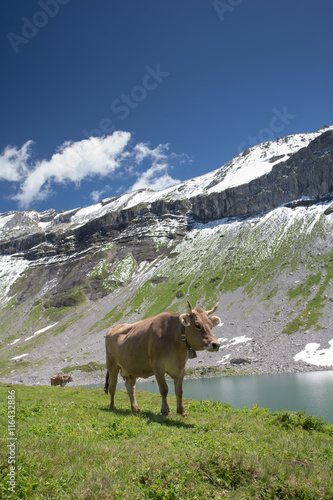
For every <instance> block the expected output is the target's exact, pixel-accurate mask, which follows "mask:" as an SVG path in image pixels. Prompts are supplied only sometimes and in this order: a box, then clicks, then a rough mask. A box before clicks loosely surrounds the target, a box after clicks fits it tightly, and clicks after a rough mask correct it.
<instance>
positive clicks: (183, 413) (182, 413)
mask: <svg viewBox="0 0 333 500" xmlns="http://www.w3.org/2000/svg"><path fill="white" fill-rule="evenodd" d="M177 413H179V415H181V416H182V417H184V418H186V417H188V414H187V413H186V411H185V410H184V411H177Z"/></svg>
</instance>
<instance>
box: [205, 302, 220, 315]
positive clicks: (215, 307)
mask: <svg viewBox="0 0 333 500" xmlns="http://www.w3.org/2000/svg"><path fill="white" fill-rule="evenodd" d="M218 305H219V303H218V302H216V304H215V306H214V307H213V309H211V310H210V311H207V316H210V314H213V313H214V312H215V311H216V309H217V306H218Z"/></svg>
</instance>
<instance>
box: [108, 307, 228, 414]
mask: <svg viewBox="0 0 333 500" xmlns="http://www.w3.org/2000/svg"><path fill="white" fill-rule="evenodd" d="M187 302H188V305H189V311H188V313H185V314H176V313H173V312H163V313H161V314H157V315H156V316H152V317H150V318H146V319H143V320H141V321H137V322H136V323H133V324H131V325H129V324H123V325H116V326H114V327H113V328H111V329H110V330H109V331H108V332H107V334H106V339H105V345H106V367H107V372H106V377H105V386H104V391H105V392H106V394H107V393H108V391H109V392H110V396H111V403H110V409H111V410H114V409H115V408H116V407H115V403H114V396H115V392H116V386H117V379H118V373H119V371H120V375H121V376H122V377H123V378H124V379H125V384H126V389H127V392H128V395H129V398H130V402H131V408H132V410H135V411H138V410H139V407H138V404H137V401H136V398H135V383H136V379H137V377H143V378H147V377H150V376H151V375H155V377H156V380H157V382H158V386H159V390H160V393H161V396H162V409H161V411H162V413H163V414H164V415H168V414H169V412H170V410H169V406H168V403H167V394H168V386H167V383H166V381H165V373H168V374H169V375H170V376H171V377H172V378H173V379H174V383H175V393H176V396H177V412H178V413H180V414H181V415H183V416H184V417H186V416H187V414H186V412H185V409H184V406H183V401H182V395H183V379H184V374H185V365H186V361H187V359H188V357H189V355H190V357H192V356H191V354H192V355H193V354H194V355H195V353H194V351H202V350H204V349H205V350H207V351H209V352H213V351H218V350H219V348H220V344H219V343H218V341H217V340H216V338H215V337H214V335H213V333H212V330H211V329H212V327H213V326H216V325H218V324H219V323H220V321H221V320H220V318H218V317H217V316H211V317H210V318H209V317H208V316H209V315H211V314H213V313H214V312H215V311H216V309H217V306H218V304H216V305H215V307H214V308H213V309H212V310H211V311H207V312H206V311H204V310H203V309H199V308H198V309H192V306H191V304H190V302H189V301H187ZM109 384H110V385H109Z"/></svg>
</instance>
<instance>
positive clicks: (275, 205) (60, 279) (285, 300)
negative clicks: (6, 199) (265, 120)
mask: <svg viewBox="0 0 333 500" xmlns="http://www.w3.org/2000/svg"><path fill="white" fill-rule="evenodd" d="M332 229H333V127H324V128H322V129H320V130H318V131H317V132H314V133H305V134H298V135H292V136H288V137H284V138H278V139H277V140H276V141H270V142H266V143H263V144H259V145H258V146H254V147H252V148H250V149H246V150H245V151H244V152H243V153H241V154H240V155H237V156H236V157H234V158H232V159H231V160H230V161H229V162H228V163H227V164H226V165H223V166H222V167H221V168H219V169H217V170H215V171H213V172H210V173H207V174H205V175H203V176H200V177H198V178H195V179H190V180H188V181H184V182H182V183H181V184H179V185H177V186H174V187H172V188H169V189H166V190H164V191H159V192H154V191H151V190H140V191H136V192H133V193H128V194H124V195H122V196H118V197H112V198H107V199H104V200H102V201H101V202H100V203H98V204H96V205H93V206H91V207H86V208H77V209H75V210H69V211H66V210H64V211H62V212H59V213H58V212H56V211H55V210H52V209H51V210H47V211H45V212H41V213H38V212H36V211H34V210H27V211H24V212H16V211H12V212H7V213H3V214H0V298H1V306H0V332H1V333H0V341H1V354H0V379H1V380H2V381H23V382H24V383H49V378H50V376H51V375H52V374H53V373H56V372H61V371H64V372H71V373H73V376H74V379H75V380H76V382H77V383H85V382H86V383H89V382H91V381H95V382H97V381H101V380H102V377H103V372H104V361H105V354H104V335H105V333H106V330H107V329H108V328H109V327H110V326H111V325H112V324H114V323H115V322H132V321H134V320H137V319H140V318H142V317H145V316H148V315H151V314H155V313H158V312H160V311H163V310H173V311H176V312H182V311H184V309H186V299H187V298H189V299H190V300H191V302H192V304H193V305H194V304H196V305H198V306H202V307H211V306H212V305H213V303H215V302H216V301H217V300H218V301H219V308H218V311H217V313H216V314H218V315H219V316H220V317H221V319H222V323H223V324H221V325H219V326H218V327H216V329H215V334H216V336H217V337H218V338H220V339H221V342H222V346H223V348H222V349H221V350H220V351H219V353H217V354H216V353H213V354H208V353H198V358H196V360H191V361H189V362H188V366H189V367H191V366H192V367H207V366H213V365H216V366H219V367H220V369H221V370H222V369H223V370H225V371H226V372H234V371H242V372H243V373H245V372H246V373H263V372H283V371H296V370H309V369H331V368H332V367H333V334H332V326H333V319H332V316H331V308H332V301H333V291H332V287H333V245H332V243H333V231H332ZM91 370H93V371H92V372H91Z"/></svg>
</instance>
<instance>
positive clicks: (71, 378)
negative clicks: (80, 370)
mask: <svg viewBox="0 0 333 500" xmlns="http://www.w3.org/2000/svg"><path fill="white" fill-rule="evenodd" d="M64 378H65V379H66V380H67V382H73V380H74V379H73V377H72V375H66V377H64Z"/></svg>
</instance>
